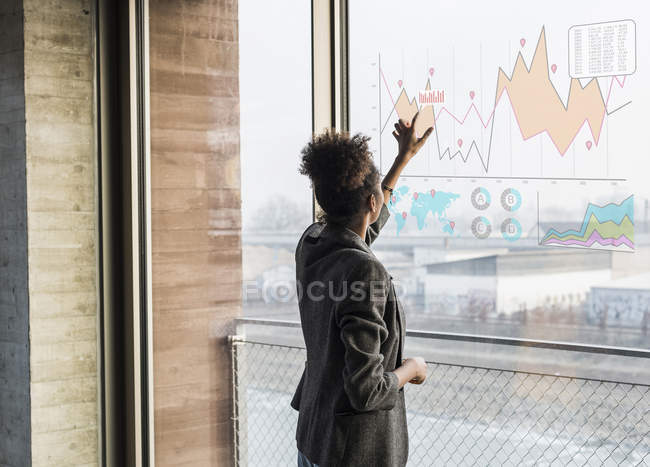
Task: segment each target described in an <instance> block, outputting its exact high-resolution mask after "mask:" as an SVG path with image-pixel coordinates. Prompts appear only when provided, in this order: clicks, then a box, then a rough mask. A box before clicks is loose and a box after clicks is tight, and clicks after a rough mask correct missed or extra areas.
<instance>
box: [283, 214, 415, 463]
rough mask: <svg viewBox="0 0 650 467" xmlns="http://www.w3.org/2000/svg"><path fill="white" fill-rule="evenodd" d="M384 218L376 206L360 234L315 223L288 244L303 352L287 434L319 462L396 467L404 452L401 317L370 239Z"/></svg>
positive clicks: (406, 445) (402, 460)
mask: <svg viewBox="0 0 650 467" xmlns="http://www.w3.org/2000/svg"><path fill="white" fill-rule="evenodd" d="M389 216H390V214H389V211H388V209H387V208H386V206H385V205H382V209H381V213H380V215H379V219H378V220H377V221H376V222H375V223H374V224H372V225H371V226H370V227H369V228H368V232H367V234H366V238H365V241H364V239H361V237H359V236H358V235H357V234H356V233H354V232H352V231H351V230H349V229H346V228H344V227H338V226H334V225H329V224H323V223H319V222H317V223H314V224H312V225H311V226H309V227H308V228H307V230H306V231H305V232H304V234H303V235H302V237H301V239H300V242H299V243H298V247H297V249H296V278H297V288H298V297H299V308H300V321H301V322H302V332H303V335H304V338H305V345H306V348H307V360H306V362H305V369H304V371H303V374H302V377H301V378H300V383H299V384H298V388H297V389H296V392H295V395H294V396H293V399H292V401H291V406H292V407H293V408H294V409H296V410H298V411H299V415H298V428H297V431H296V441H297V445H298V449H299V450H300V451H302V453H303V454H305V455H306V456H307V457H308V458H309V460H310V461H311V462H313V463H315V464H318V465H319V466H321V467H327V466H349V465H353V466H391V467H392V466H403V465H405V464H406V460H407V457H408V432H407V427H406V409H405V405H404V389H403V388H401V389H400V388H399V386H398V379H397V376H396V375H395V374H394V373H392V371H393V370H394V369H395V368H396V367H397V366H399V364H400V363H401V361H402V349H403V342H404V331H405V323H404V317H403V313H401V310H400V306H399V303H398V300H397V297H396V295H395V289H394V287H393V282H392V277H391V276H390V275H389V274H388V272H386V269H385V268H384V266H383V265H382V264H381V262H380V261H379V260H378V259H377V258H376V257H375V255H374V254H373V253H372V251H371V250H370V248H369V245H370V244H371V243H372V241H373V240H374V239H375V238H376V237H377V235H378V234H379V231H380V229H381V228H382V227H383V225H384V224H385V223H386V221H387V220H388V217H389Z"/></svg>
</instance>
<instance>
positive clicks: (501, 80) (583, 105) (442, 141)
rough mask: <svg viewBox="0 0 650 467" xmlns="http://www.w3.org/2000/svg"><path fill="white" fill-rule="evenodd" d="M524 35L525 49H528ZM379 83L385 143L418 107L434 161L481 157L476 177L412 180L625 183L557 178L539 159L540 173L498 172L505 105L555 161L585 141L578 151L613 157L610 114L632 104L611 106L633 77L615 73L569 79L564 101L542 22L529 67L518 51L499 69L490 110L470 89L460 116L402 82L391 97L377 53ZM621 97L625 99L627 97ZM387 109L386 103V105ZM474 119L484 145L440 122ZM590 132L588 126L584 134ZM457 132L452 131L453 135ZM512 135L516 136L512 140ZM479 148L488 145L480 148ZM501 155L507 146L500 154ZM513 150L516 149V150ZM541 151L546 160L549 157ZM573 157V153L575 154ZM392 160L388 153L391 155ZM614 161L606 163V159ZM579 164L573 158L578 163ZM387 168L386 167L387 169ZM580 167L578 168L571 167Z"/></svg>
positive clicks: (429, 82) (525, 137) (526, 136)
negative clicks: (547, 145) (508, 66)
mask: <svg viewBox="0 0 650 467" xmlns="http://www.w3.org/2000/svg"><path fill="white" fill-rule="evenodd" d="M523 45H524V43H523V39H522V47H523ZM377 64H378V66H377V69H378V87H379V88H380V89H379V95H378V99H379V118H380V129H379V133H380V140H381V138H382V135H384V134H385V133H390V132H391V131H392V125H391V126H389V123H391V122H392V121H395V120H397V118H400V119H403V120H410V119H412V118H413V116H414V115H415V113H416V112H418V111H419V112H420V115H419V116H418V120H417V123H416V132H417V133H418V134H421V133H423V132H424V131H425V130H426V129H427V128H429V127H433V128H434V133H433V134H432V136H431V138H430V140H429V142H427V144H428V145H430V146H431V151H432V152H433V154H434V156H432V157H433V158H434V159H435V160H437V161H443V160H448V161H454V160H457V161H460V162H462V163H468V161H472V160H476V161H478V162H480V169H481V170H480V173H478V171H477V173H474V174H471V175H458V174H456V173H453V174H445V173H440V172H439V171H438V172H436V171H434V170H429V171H425V172H423V171H421V170H420V171H419V173H418V174H409V175H406V176H410V177H425V178H429V177H431V178H513V179H550V180H558V179H568V180H598V181H614V182H617V181H625V179H623V178H615V177H609V176H603V177H595V178H594V177H584V176H579V174H575V173H572V174H570V175H569V176H554V175H545V174H543V172H544V170H543V163H544V161H543V160H542V156H540V164H541V165H542V168H541V170H540V173H539V174H536V175H535V176H522V175H517V174H513V173H510V174H503V173H501V174H493V173H492V171H491V169H492V162H493V158H494V157H495V154H494V144H493V139H494V137H495V131H503V128H498V129H495V127H497V126H498V124H497V123H495V121H496V117H495V115H496V113H497V111H498V110H499V109H500V108H504V107H505V108H507V110H508V111H510V112H511V113H512V117H513V118H512V120H513V125H512V126H513V128H516V131H515V133H518V136H519V137H520V138H521V141H523V142H528V141H530V140H533V139H534V138H536V137H544V138H545V139H546V140H547V141H550V142H551V143H552V149H553V150H554V153H555V154H554V155H553V156H555V157H556V158H560V159H562V158H567V157H569V155H570V153H571V151H572V149H573V151H572V152H573V153H575V149H574V146H575V145H578V144H581V145H583V146H582V147H580V148H579V149H580V150H582V151H583V152H587V153H589V152H592V153H593V152H594V151H596V150H598V149H600V147H601V146H603V147H605V151H606V154H607V156H606V157H607V158H609V148H608V145H607V143H604V142H603V134H604V133H606V132H605V130H604V127H605V124H606V122H607V121H608V119H609V117H611V116H612V115H614V114H615V113H617V112H619V111H621V110H622V109H625V108H627V107H628V106H629V105H630V104H631V103H632V101H631V100H623V101H621V99H617V100H618V102H615V103H612V100H613V99H612V97H613V96H614V95H615V94H616V93H617V92H618V93H624V91H625V85H626V81H627V80H628V78H629V76H628V75H624V76H617V75H612V76H609V77H606V78H601V79H603V80H607V85H606V86H604V87H603V86H601V83H600V82H599V80H598V79H596V78H591V79H588V80H584V79H583V80H582V81H581V80H580V79H577V78H572V77H569V79H570V82H569V83H570V84H569V91H568V95H567V96H566V98H565V99H563V98H562V96H561V95H560V92H558V90H557V88H556V86H555V84H554V81H553V76H552V75H553V74H554V73H555V72H556V69H557V65H556V64H553V63H551V61H550V60H549V52H548V49H547V39H546V28H545V27H544V26H542V28H541V31H540V34H539V37H538V40H537V44H536V47H535V50H534V54H533V56H532V59H531V60H530V64H527V63H526V60H525V58H524V55H523V54H522V52H521V50H520V51H519V52H518V53H517V56H516V60H515V63H514V66H513V67H512V71H511V72H510V74H508V73H506V71H504V69H503V68H502V67H501V66H499V67H498V70H497V73H496V75H497V76H496V88H495V94H494V104H493V105H492V106H491V107H490V108H489V109H488V111H487V112H485V113H482V112H481V111H480V109H479V108H478V106H477V105H476V102H475V101H474V97H475V96H474V91H471V92H470V94H469V95H470V102H469V104H468V105H467V107H466V110H465V111H464V112H458V113H455V112H454V111H453V109H451V108H450V106H449V105H448V104H447V103H442V104H440V105H438V104H435V103H434V104H431V105H422V104H420V105H418V99H417V98H416V94H417V92H416V91H413V92H411V93H410V94H411V97H410V96H409V91H407V89H406V86H405V85H404V83H402V82H401V80H399V81H397V83H398V84H399V94H398V95H397V98H395V97H394V95H393V92H392V91H391V85H390V83H391V82H392V81H391V80H390V78H389V77H388V76H387V75H388V72H387V71H386V70H384V69H383V68H382V63H381V54H379V55H378V61H377ZM434 73H435V70H434V68H429V70H428V75H429V76H426V84H425V86H424V87H423V88H422V89H424V90H426V91H430V90H432V88H433V83H435V76H434ZM383 95H384V96H386V97H387V103H388V104H389V106H390V112H388V114H387V116H384V115H382V113H381V108H382V99H384V97H382V96H383ZM623 98H624V96H623ZM384 108H385V107H384ZM472 120H474V123H475V124H476V123H478V128H479V129H481V130H485V131H486V132H487V144H481V141H480V139H479V138H477V137H472V138H471V140H464V139H463V138H460V137H458V138H454V139H453V140H451V141H450V137H449V135H448V134H447V133H449V132H443V131H442V130H440V127H442V126H443V125H450V124H452V125H456V126H458V127H462V126H464V125H466V124H467V123H468V122H469V121H472ZM585 130H586V131H585ZM585 133H586V134H587V138H586V140H585V141H581V142H578V141H577V140H576V138H577V137H578V135H579V134H585ZM454 134H455V132H454ZM511 138H512V137H511ZM481 146H482V147H483V149H481ZM379 152H380V165H381V164H382V160H383V155H382V146H381V143H380V145H379ZM501 152H503V151H501ZM511 152H512V150H511ZM550 156H551V155H549V156H544V157H550ZM573 157H574V158H575V156H573ZM387 159H388V158H387ZM607 164H608V165H609V160H608V161H607ZM574 167H575V162H574ZM382 169H383V166H382ZM574 172H575V169H574Z"/></svg>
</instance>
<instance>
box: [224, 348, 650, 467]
mask: <svg viewBox="0 0 650 467" xmlns="http://www.w3.org/2000/svg"><path fill="white" fill-rule="evenodd" d="M231 346H232V368H233V386H234V387H233V391H234V394H235V403H234V414H233V420H234V427H235V442H236V444H237V446H236V456H237V459H236V463H237V465H248V466H289V465H296V455H297V452H296V442H295V430H296V423H297V420H298V413H297V412H296V411H295V410H293V409H292V408H291V407H290V405H289V403H290V401H291V397H292V396H293V391H294V390H295V388H296V386H297V385H298V382H299V380H300V376H301V374H302V370H303V368H304V361H305V350H304V348H301V347H293V346H285V345H273V344H268V343H260V342H253V341H249V340H246V339H245V338H243V337H239V336H233V338H232V339H231ZM428 365H429V371H428V378H427V381H426V382H425V383H424V384H423V385H420V386H413V385H407V387H406V389H405V396H406V407H407V415H408V430H409V440H410V442H409V462H408V465H411V466H433V465H435V466H438V465H450V466H461V465H472V466H474V465H499V466H502V465H517V466H521V465H558V466H559V465H562V466H565V465H570V466H585V465H630V466H650V386H647V385H640V384H627V383H617V382H609V381H599V380H592V379H582V378H575V377H566V376H553V375H546V374H538V373H530V372H522V371H506V370H499V369H490V368H480V367H472V366H461V365H449V364H444V363H435V362H429V363H428Z"/></svg>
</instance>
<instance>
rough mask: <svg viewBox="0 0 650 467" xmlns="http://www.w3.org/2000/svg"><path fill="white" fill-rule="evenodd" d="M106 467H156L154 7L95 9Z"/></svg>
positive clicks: (142, 2)
mask: <svg viewBox="0 0 650 467" xmlns="http://www.w3.org/2000/svg"><path fill="white" fill-rule="evenodd" d="M93 8H94V14H95V24H94V28H95V34H94V35H95V44H94V46H95V50H94V53H95V109H96V129H95V132H96V151H97V174H96V175H97V186H98V189H97V190H98V191H97V203H98V219H97V225H98V234H97V241H98V287H97V290H98V321H99V322H98V341H99V342H98V360H99V365H98V381H99V386H100V387H99V389H98V393H99V394H98V395H99V397H100V404H99V406H100V412H101V413H100V414H99V422H100V425H99V432H100V433H99V440H98V444H99V459H98V463H99V464H100V465H134V466H148V465H154V436H153V434H154V433H153V429H154V423H153V379H152V374H153V364H152V349H153V346H152V313H151V310H152V303H151V210H150V206H151V195H150V193H151V189H150V186H151V184H150V172H151V170H150V143H149V135H150V131H149V121H150V120H149V89H150V87H149V30H148V24H149V4H148V0H128V1H127V2H112V1H111V0H94V2H93Z"/></svg>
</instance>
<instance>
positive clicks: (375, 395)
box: [336, 261, 399, 412]
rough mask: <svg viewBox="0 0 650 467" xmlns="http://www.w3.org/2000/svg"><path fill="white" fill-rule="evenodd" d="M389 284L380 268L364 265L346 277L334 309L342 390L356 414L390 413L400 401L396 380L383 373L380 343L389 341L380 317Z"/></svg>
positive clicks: (389, 374)
mask: <svg viewBox="0 0 650 467" xmlns="http://www.w3.org/2000/svg"><path fill="white" fill-rule="evenodd" d="M388 287H389V283H388V280H387V278H386V274H385V272H384V271H383V268H382V267H381V266H380V265H378V264H376V263H375V262H373V261H364V262H363V263H362V264H361V265H360V266H358V267H356V268H355V269H354V270H353V271H352V273H351V274H350V275H349V277H348V281H347V292H348V293H347V294H346V296H345V298H344V299H343V300H341V302H340V303H339V304H338V306H337V307H336V322H337V324H338V326H339V328H340V336H341V340H342V342H343V345H344V347H345V357H344V368H343V387H344V390H345V393H346V394H347V396H348V399H349V400H350V404H351V406H352V408H353V409H355V410H357V411H359V412H368V411H372V410H390V409H392V408H393V407H394V406H395V404H396V402H397V400H398V397H399V380H398V378H397V375H396V374H395V373H393V372H392V371H384V367H383V365H382V362H383V360H384V356H383V355H382V354H381V353H380V348H381V344H382V342H384V341H385V340H386V338H387V337H388V329H387V327H386V324H385V323H384V319H383V315H384V309H385V306H386V301H387V299H388Z"/></svg>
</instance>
